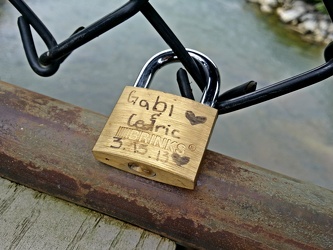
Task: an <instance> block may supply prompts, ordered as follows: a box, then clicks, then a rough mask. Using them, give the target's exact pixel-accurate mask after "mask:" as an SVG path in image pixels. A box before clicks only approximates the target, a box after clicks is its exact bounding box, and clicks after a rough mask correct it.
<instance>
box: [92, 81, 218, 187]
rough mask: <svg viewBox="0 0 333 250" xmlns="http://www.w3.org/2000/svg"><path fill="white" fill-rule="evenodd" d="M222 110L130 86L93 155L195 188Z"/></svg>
mask: <svg viewBox="0 0 333 250" xmlns="http://www.w3.org/2000/svg"><path fill="white" fill-rule="evenodd" d="M216 118H217V110H216V109H214V108H211V107H209V106H206V105H203V104H201V103H198V102H195V101H193V100H190V99H186V98H183V97H180V96H176V95H172V94H168V93H164V92H161V91H156V90H152V89H144V88H135V87H130V86H128V87H125V89H124V91H123V93H122V95H121V96H120V98H119V100H118V102H117V104H116V105H115V107H114V110H113V111H112V113H111V116H110V118H109V119H108V121H107V123H106V125H105V127H104V129H103V131H102V133H101V135H100V137H99V139H98V140H97V142H96V145H95V146H94V148H93V154H94V156H95V158H96V159H97V160H98V161H101V162H103V163H106V164H108V165H110V166H113V167H116V168H118V169H121V170H124V171H126V172H130V173H133V174H136V175H140V176H142V177H146V178H149V179H152V180H155V181H159V182H163V183H167V184H171V185H174V186H179V187H183V188H187V189H194V187H195V182H196V177H197V174H198V171H199V166H200V163H201V160H202V158H203V155H204V152H205V150H206V147H207V144H208V141H209V138H210V135H211V133H212V130H213V126H214V124H215V121H216Z"/></svg>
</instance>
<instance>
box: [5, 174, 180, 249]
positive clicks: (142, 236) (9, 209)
mask: <svg viewBox="0 0 333 250" xmlns="http://www.w3.org/2000/svg"><path fill="white" fill-rule="evenodd" d="M0 225H1V226H0V239H1V247H0V248H1V249H17V250H25V249H34V250H39V249H40V250H44V249H98V250H99V249H162V250H171V249H175V243H174V242H172V241H170V240H168V239H165V238H162V237H161V236H159V235H156V234H153V233H150V232H148V231H145V230H143V229H141V228H137V227H135V226H132V225H129V224H127V223H124V222H121V221H119V220H116V219H113V218H111V217H108V216H106V215H103V214H100V213H97V212H94V211H91V210H89V209H86V208H82V207H79V206H77V205H74V204H71V203H69V202H66V201H63V200H60V199H57V198H54V197H51V196H48V195H46V194H42V193H40V192H37V191H34V190H32V189H29V188H26V187H24V186H21V185H17V184H15V183H13V182H10V181H7V180H5V179H2V178H0Z"/></svg>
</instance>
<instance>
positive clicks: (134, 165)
mask: <svg viewBox="0 0 333 250" xmlns="http://www.w3.org/2000/svg"><path fill="white" fill-rule="evenodd" d="M128 167H129V168H130V169H131V170H133V171H135V172H137V173H139V174H141V175H144V176H147V177H155V176H156V173H155V172H154V171H152V170H150V169H148V168H145V167H141V166H140V165H139V164H137V163H133V162H131V163H128Z"/></svg>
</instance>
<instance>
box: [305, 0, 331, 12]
mask: <svg viewBox="0 0 333 250" xmlns="http://www.w3.org/2000/svg"><path fill="white" fill-rule="evenodd" d="M305 2H307V3H309V4H313V5H314V6H315V7H316V9H317V10H318V11H319V12H321V13H327V10H326V8H325V5H324V3H323V1H322V0H305Z"/></svg>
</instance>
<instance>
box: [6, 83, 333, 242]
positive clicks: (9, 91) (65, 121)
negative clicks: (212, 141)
mask: <svg viewBox="0 0 333 250" xmlns="http://www.w3.org/2000/svg"><path fill="white" fill-rule="evenodd" d="M105 122H106V117H104V116H102V115H99V114H97V113H94V112H91V111H88V110H85V109H82V108H79V107H76V106H73V105H71V104H67V103H63V102H61V101H58V100H55V99H52V98H49V97H46V96H43V95H40V94H36V93H33V92H30V91H28V90H24V89H22V88H19V87H16V86H13V85H10V84H7V83H4V82H0V176H2V177H4V178H7V179H10V180H13V181H15V182H18V183H21V184H23V185H26V186H28V187H31V188H34V189H36V190H39V191H41V192H45V193H48V194H50V195H53V196H56V197H60V198H63V199H65V200H68V201H71V202H74V203H76V204H79V205H82V206H84V207H88V208H91V209H94V210H97V211H99V212H103V213H105V214H108V215H111V216H113V217H116V218H119V219H121V220H123V221H126V222H129V223H132V224H135V225H138V226H140V227H142V228H145V229H148V230H150V231H153V232H155V233H158V234H160V235H163V236H166V237H168V238H170V239H172V240H175V241H176V242H177V243H179V244H181V245H184V246H189V247H194V248H205V249H221V248H222V249H271V248H272V249H332V248H333V192H332V191H330V190H327V189H324V188H320V187H317V186H315V185H312V184H309V183H303V182H301V181H298V180H295V179H291V178H289V177H285V176H282V175H279V174H277V173H274V172H271V171H268V170H265V169H262V168H259V167H256V166H253V165H250V164H248V163H244V162H241V161H238V160H235V159H232V158H229V157H226V156H223V155H220V154H217V153H214V152H211V151H207V153H206V155H205V157H204V160H203V166H202V168H201V172H200V175H199V179H198V186H197V187H196V189H195V190H194V191H189V190H184V189H179V188H175V187H171V186H167V185H163V184H159V183H156V182H153V181H150V180H147V179H143V178H140V177H137V176H134V175H131V174H128V173H124V172H121V171H119V170H117V169H114V168H111V167H108V166H106V165H103V164H101V163H98V162H97V161H96V160H95V159H94V158H93V156H92V153H91V149H92V148H93V146H94V144H95V142H96V140H97V137H98V135H99V133H100V131H101V130H102V128H103V126H104V123H105Z"/></svg>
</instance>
